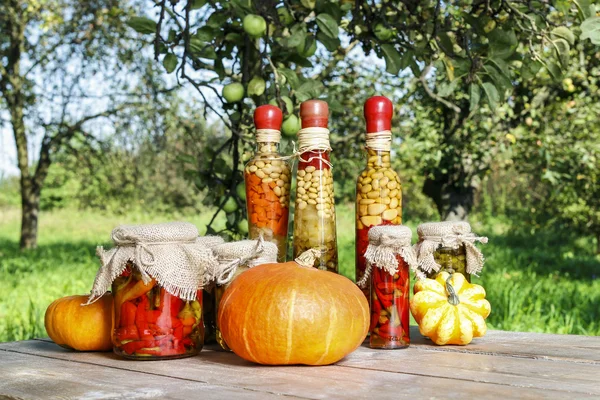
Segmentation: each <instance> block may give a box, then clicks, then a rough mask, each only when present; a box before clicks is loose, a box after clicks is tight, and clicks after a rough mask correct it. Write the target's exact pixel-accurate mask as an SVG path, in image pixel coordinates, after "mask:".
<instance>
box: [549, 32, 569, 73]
mask: <svg viewBox="0 0 600 400" xmlns="http://www.w3.org/2000/svg"><path fill="white" fill-rule="evenodd" d="M552 44H553V45H554V50H555V51H556V58H557V59H558V61H559V62H560V65H561V66H562V67H563V68H565V69H566V68H568V66H569V50H571V46H569V43H568V42H567V41H566V40H565V39H556V40H554V41H553V42H552Z"/></svg>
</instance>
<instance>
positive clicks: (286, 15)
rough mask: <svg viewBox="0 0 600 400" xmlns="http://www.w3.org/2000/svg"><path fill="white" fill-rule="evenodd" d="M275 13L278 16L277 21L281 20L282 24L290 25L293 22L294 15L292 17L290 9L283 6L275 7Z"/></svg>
mask: <svg viewBox="0 0 600 400" xmlns="http://www.w3.org/2000/svg"><path fill="white" fill-rule="evenodd" d="M277 15H278V16H279V21H281V23H282V24H283V25H284V26H288V25H291V24H292V23H293V22H294V17H292V14H290V10H288V9H287V7H285V6H283V7H279V8H278V9H277Z"/></svg>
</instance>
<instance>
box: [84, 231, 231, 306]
mask: <svg viewBox="0 0 600 400" xmlns="http://www.w3.org/2000/svg"><path fill="white" fill-rule="evenodd" d="M111 237H112V240H113V243H114V245H115V247H114V248H112V249H110V250H104V248H103V247H102V246H99V247H98V248H97V249H96V254H97V255H98V257H99V258H100V269H99V270H98V273H97V274H96V279H95V280H94V286H93V288H92V292H91V295H90V298H89V300H88V304H89V303H92V302H94V301H95V300H97V299H98V298H100V297H101V296H102V295H103V294H104V293H106V291H107V290H108V289H109V288H110V286H111V284H112V282H113V281H114V280H115V278H116V277H118V276H119V275H121V273H122V272H123V271H124V270H125V267H126V265H127V263H128V262H132V263H133V264H135V266H136V267H137V268H138V269H139V271H140V273H141V275H142V280H143V281H144V282H146V283H147V282H149V281H150V280H151V279H156V281H157V282H158V284H160V285H161V286H162V287H164V288H165V290H166V291H167V292H169V293H170V294H172V295H174V296H177V297H179V298H181V299H183V300H195V299H196V293H197V291H198V289H202V287H203V286H204V284H206V283H207V282H209V281H210V279H211V274H212V273H213V271H214V270H215V267H216V265H217V264H218V262H217V259H216V257H215V256H214V254H213V252H212V251H211V250H210V249H209V248H208V247H206V245H205V243H216V242H218V240H219V239H215V238H209V239H198V229H197V228H196V226H194V225H193V224H190V223H187V222H168V223H164V224H148V225H137V226H128V225H123V226H119V227H117V228H115V229H114V230H113V231H112V235H111ZM221 242H222V240H221Z"/></svg>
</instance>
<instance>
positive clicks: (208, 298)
mask: <svg viewBox="0 0 600 400" xmlns="http://www.w3.org/2000/svg"><path fill="white" fill-rule="evenodd" d="M197 242H198V243H200V244H202V245H203V246H205V247H207V248H209V249H212V248H213V247H215V246H217V245H219V244H222V243H223V242H224V240H223V238H222V237H220V236H201V237H199V238H198V239H197ZM214 286H215V285H214V282H210V283H207V285H206V286H205V287H204V290H203V291H202V305H203V307H202V317H203V318H204V343H205V344H208V343H214V342H216V337H215V334H216V329H217V327H216V325H217V322H216V321H217V316H216V315H215V314H214V312H215V290H214Z"/></svg>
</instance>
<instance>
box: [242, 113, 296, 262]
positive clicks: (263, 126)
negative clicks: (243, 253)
mask: <svg viewBox="0 0 600 400" xmlns="http://www.w3.org/2000/svg"><path fill="white" fill-rule="evenodd" d="M282 118H283V115H282V113H281V110H280V109H279V108H277V107H275V106H272V105H264V106H260V107H258V108H257V109H256V111H255V112H254V125H255V127H256V153H255V155H254V158H252V159H251V160H250V161H249V162H248V164H246V167H245V170H244V180H245V182H246V207H247V210H248V225H249V226H248V228H249V229H248V232H249V238H250V239H258V238H259V236H261V235H262V237H263V238H264V239H265V240H266V241H269V242H272V243H275V244H276V245H277V248H278V258H277V259H278V261H279V262H284V261H285V258H286V252H287V251H286V250H287V233H288V218H289V211H290V182H291V165H290V162H289V161H288V160H287V159H284V158H283V157H281V155H280V154H279V141H280V139H281V132H280V129H281V121H282Z"/></svg>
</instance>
